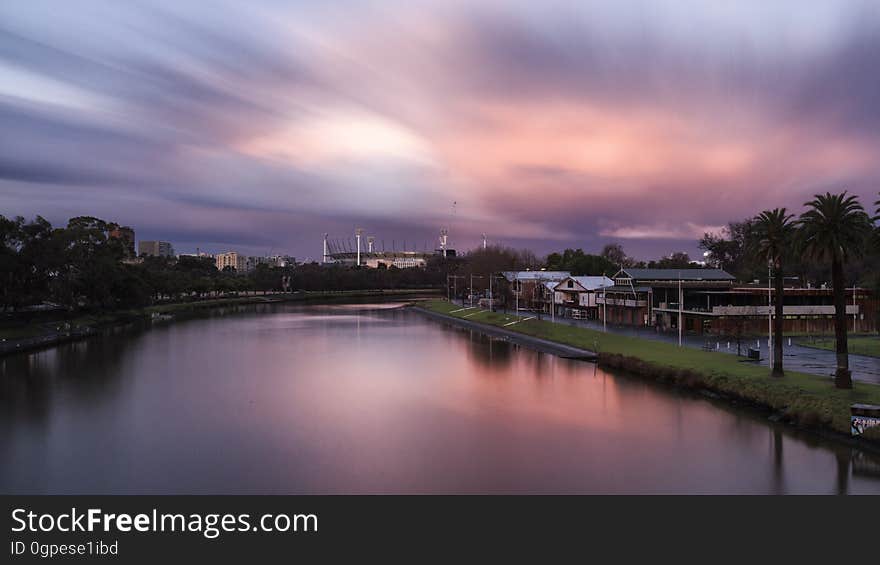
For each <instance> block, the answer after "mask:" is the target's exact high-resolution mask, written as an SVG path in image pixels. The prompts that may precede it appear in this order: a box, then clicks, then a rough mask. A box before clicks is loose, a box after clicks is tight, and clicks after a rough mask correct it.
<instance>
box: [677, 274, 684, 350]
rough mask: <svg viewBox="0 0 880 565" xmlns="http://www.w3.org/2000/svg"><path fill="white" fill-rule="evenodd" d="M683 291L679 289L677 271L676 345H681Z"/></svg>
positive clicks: (679, 277)
mask: <svg viewBox="0 0 880 565" xmlns="http://www.w3.org/2000/svg"><path fill="white" fill-rule="evenodd" d="M682 302H684V292H683V291H682V289H681V272H679V273H678V346H679V347H681V327H682V325H683V324H682V322H683V304H682Z"/></svg>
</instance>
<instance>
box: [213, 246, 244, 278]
mask: <svg viewBox="0 0 880 565" xmlns="http://www.w3.org/2000/svg"><path fill="white" fill-rule="evenodd" d="M214 261H215V262H216V264H217V270H218V271H222V270H223V269H225V268H227V267H231V268H233V269H235V270H236V271H238V272H239V273H244V272H247V258H246V257H245V256H244V255H239V254H238V253H237V252H235V251H227V252H225V253H218V254H217V255H216V256H215V257H214Z"/></svg>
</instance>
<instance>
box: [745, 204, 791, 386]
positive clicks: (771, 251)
mask: <svg viewBox="0 0 880 565" xmlns="http://www.w3.org/2000/svg"><path fill="white" fill-rule="evenodd" d="M793 218H794V215H792V214H789V213H788V212H787V210H786V209H785V208H774V209H773V210H765V211H763V212H761V213H760V214H758V216H756V217H755V223H754V225H755V234H756V237H755V242H754V245H753V251H754V253H755V254H757V255H758V256H759V257H760V258H761V259H763V260H765V261H766V262H767V263H768V264H770V265H771V266H772V268H773V288H774V292H775V297H776V303H775V307H776V312H775V318H774V319H773V333H774V335H773V371H772V372H771V375H772V376H774V377H782V376H784V375H785V372H784V371H783V369H782V341H783V340H782V326H783V321H784V320H785V317H784V314H783V305H784V296H783V293H784V292H785V269H784V258H785V257H786V255H788V254H789V252H790V250H791V246H792V242H793V240H794V233H795V224H794V222H793V221H792V219H793Z"/></svg>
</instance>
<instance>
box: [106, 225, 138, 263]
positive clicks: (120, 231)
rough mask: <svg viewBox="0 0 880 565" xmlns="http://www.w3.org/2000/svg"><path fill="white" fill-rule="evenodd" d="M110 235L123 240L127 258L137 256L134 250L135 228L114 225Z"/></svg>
mask: <svg viewBox="0 0 880 565" xmlns="http://www.w3.org/2000/svg"><path fill="white" fill-rule="evenodd" d="M108 235H109V236H110V237H112V238H114V239H118V240H120V241H121V242H122V245H123V247H124V248H125V258H126V259H130V258H132V257H135V256H136V254H135V252H134V230H133V229H131V228H130V227H128V226H121V227H120V226H115V227H113V228H112V229H111V230H110V232H109V233H108Z"/></svg>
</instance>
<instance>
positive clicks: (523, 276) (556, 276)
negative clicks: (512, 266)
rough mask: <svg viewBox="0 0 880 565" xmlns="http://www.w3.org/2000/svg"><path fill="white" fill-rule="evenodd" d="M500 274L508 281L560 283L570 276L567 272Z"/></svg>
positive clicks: (515, 272)
mask: <svg viewBox="0 0 880 565" xmlns="http://www.w3.org/2000/svg"><path fill="white" fill-rule="evenodd" d="M501 274H502V275H504V278H506V279H507V280H509V281H537V280H544V281H561V280H562V279H567V278H568V277H570V276H571V273H569V272H568V271H504V272H503V273H501Z"/></svg>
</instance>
